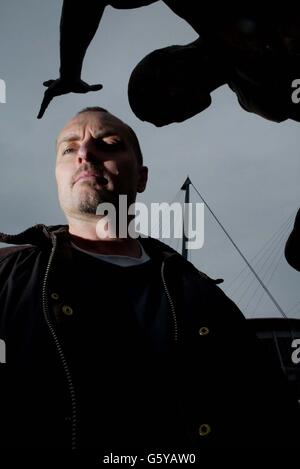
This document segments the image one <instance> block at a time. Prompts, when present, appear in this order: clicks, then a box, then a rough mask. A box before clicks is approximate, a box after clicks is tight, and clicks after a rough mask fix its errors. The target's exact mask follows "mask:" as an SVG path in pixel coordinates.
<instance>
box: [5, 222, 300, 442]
mask: <svg viewBox="0 0 300 469" xmlns="http://www.w3.org/2000/svg"><path fill="white" fill-rule="evenodd" d="M0 241H1V242H6V243H9V244H14V245H18V246H13V247H11V246H10V247H8V248H4V249H2V250H0V339H2V340H4V341H5V343H6V364H1V365H0V374H1V375H0V392H1V395H0V407H1V408H0V413H1V431H2V432H3V435H0V436H1V439H0V446H3V447H6V446H8V447H17V448H19V447H26V448H65V449H76V448H77V447H78V431H80V429H79V424H78V412H80V409H78V402H77V389H76V385H75V383H74V380H73V377H72V373H71V371H70V366H69V363H68V360H67V358H66V354H65V349H64V347H65V344H64V338H63V337H62V336H61V335H60V334H59V333H58V329H57V318H58V317H59V316H60V315H61V314H62V312H64V313H65V314H66V315H68V314H69V313H70V312H71V310H72V307H74V305H73V303H72V296H73V294H72V285H70V283H68V282H67V281H66V280H67V279H68V276H69V275H70V272H71V271H72V249H71V248H70V243H69V233H68V228H67V227H66V226H52V227H46V226H44V225H36V226H33V227H32V228H29V229H28V230H26V231H24V232H23V233H21V234H19V235H15V236H9V235H4V234H1V235H0ZM140 241H141V243H142V244H143V246H144V248H145V250H146V252H147V253H148V254H149V255H150V257H151V258H154V259H156V260H157V261H158V262H159V263H160V265H161V269H160V270H161V274H160V275H161V282H162V287H163V295H164V301H165V303H162V304H163V306H162V307H161V311H159V315H162V317H164V318H167V320H168V324H169V333H170V335H171V337H172V340H171V343H170V344H169V345H168V350H167V351H166V352H165V353H164V355H163V356H162V357H161V361H162V360H164V367H165V370H166V373H167V376H168V380H167V381H168V386H169V388H168V393H169V397H168V399H169V401H170V402H172V406H173V408H174V412H173V413H172V415H170V428H169V429H168V428H166V429H165V431H164V435H165V440H164V441H161V440H160V441H159V443H158V444H160V445H161V446H162V447H165V448H167V447H168V448H170V447H173V449H180V448H192V449H197V450H199V449H201V448H218V447H231V448H238V447H250V448H252V447H272V446H273V447H278V446H282V447H286V446H292V447H293V446H295V447H296V445H298V441H299V440H297V439H298V436H297V434H296V424H297V418H298V417H297V412H298V409H297V406H296V401H294V399H293V397H291V396H290V395H289V394H288V390H287V389H286V383H285V381H284V379H283V376H281V375H280V374H279V373H278V372H277V370H273V369H272V366H271V363H268V362H267V361H265V358H264V355H263V352H262V351H261V350H260V345H259V343H258V341H257V340H256V337H255V336H253V335H252V333H251V332H250V331H248V326H247V321H246V320H245V318H244V317H243V315H242V314H241V312H240V311H239V310H238V308H237V307H236V306H235V304H234V303H233V302H232V301H231V300H230V299H228V298H227V297H226V295H225V294H224V293H223V292H222V290H221V289H219V288H218V287H217V286H216V281H213V280H212V279H210V278H209V277H207V276H206V275H205V274H203V273H201V272H199V271H198V270H197V269H196V268H195V267H194V266H193V265H192V264H191V263H189V262H188V261H186V260H184V259H183V258H182V256H180V255H179V254H177V253H176V252H175V251H173V250H172V249H171V248H169V247H167V246H166V245H164V244H163V243H160V242H159V241H157V240H154V239H151V238H140ZM70 305H71V306H70ZM75 307H76V306H75ZM68 308H69V309H68ZM70 308H71V309H70ZM117 353H119V354H120V357H121V354H122V351H117ZM153 353H155V352H153ZM108 359H109V358H108ZM159 392H161V394H164V392H165V389H161V390H160V391H159ZM143 405H144V406H145V407H146V406H147V402H144V403H143ZM171 408H172V407H171ZM162 412H163V410H162ZM168 418H169V417H168ZM171 420H172V422H171ZM176 422H177V424H178V422H180V425H178V428H179V427H180V434H179V433H178V434H177V435H176V434H175V433H176V432H175V431H173V430H174V425H175V426H176ZM123 424H124V423H123ZM159 425H160V422H157V427H159ZM172 429H173V430H172ZM153 434H155V431H154V433H153ZM119 443H120V441H118V440H117V438H116V446H118V445H119ZM151 444H152V447H153V446H155V445H156V443H155V438H154V439H153V441H152V443H151Z"/></svg>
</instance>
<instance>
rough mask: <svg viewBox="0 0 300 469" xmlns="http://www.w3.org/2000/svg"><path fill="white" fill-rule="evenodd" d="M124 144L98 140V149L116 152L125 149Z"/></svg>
mask: <svg viewBox="0 0 300 469" xmlns="http://www.w3.org/2000/svg"><path fill="white" fill-rule="evenodd" d="M123 146H124V145H123V142H120V141H105V140H98V141H97V147H98V148H100V149H102V150H105V151H116V150H120V149H122V148H123Z"/></svg>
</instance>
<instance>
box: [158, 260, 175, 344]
mask: <svg viewBox="0 0 300 469" xmlns="http://www.w3.org/2000/svg"><path fill="white" fill-rule="evenodd" d="M165 262H166V260H164V261H163V262H162V264H161V279H162V283H163V286H164V290H165V293H166V296H167V298H168V302H169V305H170V309H171V313H172V322H173V339H174V342H175V343H177V342H178V321H177V316H176V311H175V306H174V302H173V300H172V298H171V294H170V291H169V289H168V286H167V282H166V279H165V273H164V270H165Z"/></svg>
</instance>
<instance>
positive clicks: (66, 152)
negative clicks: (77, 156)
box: [62, 148, 74, 155]
mask: <svg viewBox="0 0 300 469" xmlns="http://www.w3.org/2000/svg"><path fill="white" fill-rule="evenodd" d="M72 151H74V148H66V149H65V150H64V151H63V153H62V154H63V155H67V154H68V153H71V152H72Z"/></svg>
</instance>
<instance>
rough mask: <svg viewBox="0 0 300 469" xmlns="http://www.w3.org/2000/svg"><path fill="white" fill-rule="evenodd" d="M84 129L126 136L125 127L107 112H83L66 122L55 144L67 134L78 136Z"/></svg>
mask: <svg viewBox="0 0 300 469" xmlns="http://www.w3.org/2000/svg"><path fill="white" fill-rule="evenodd" d="M86 127H88V128H90V130H91V131H92V132H95V133H98V132H100V133H103V134H104V133H105V134H106V133H111V134H119V135H126V134H128V130H127V125H126V124H125V123H124V122H122V121H121V120H120V119H118V118H117V117H115V116H114V115H112V114H110V113H108V112H95V111H93V112H83V113H81V114H77V115H76V116H75V117H73V118H72V119H71V120H70V121H69V122H67V124H66V125H65V127H63V129H62V130H61V131H60V133H59V135H58V138H57V144H59V143H60V141H61V140H62V139H63V138H64V137H65V136H67V135H68V134H74V135H78V136H80V135H81V134H82V133H83V132H84V130H85V129H86Z"/></svg>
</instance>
